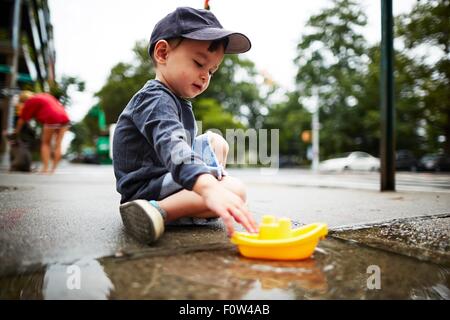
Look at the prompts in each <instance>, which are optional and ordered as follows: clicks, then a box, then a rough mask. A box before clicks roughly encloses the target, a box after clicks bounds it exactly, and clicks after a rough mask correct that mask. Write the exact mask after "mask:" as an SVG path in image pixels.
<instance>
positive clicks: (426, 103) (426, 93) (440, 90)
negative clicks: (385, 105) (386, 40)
mask: <svg viewBox="0 0 450 320" xmlns="http://www.w3.org/2000/svg"><path fill="white" fill-rule="evenodd" d="M449 17H450V0H429V1H424V2H421V1H419V2H417V4H416V5H415V7H414V8H413V10H412V12H411V13H408V14H403V15H401V16H400V17H399V19H398V21H397V25H396V26H397V30H398V34H399V36H401V39H402V40H403V42H404V45H405V46H406V48H407V49H409V50H410V52H409V53H410V54H411V55H413V56H414V58H415V59H416V60H420V61H421V63H420V65H419V67H418V68H416V73H417V74H416V75H417V77H418V79H420V83H418V85H417V88H416V90H417V92H420V99H419V101H418V105H419V106H420V108H421V111H422V112H421V113H422V116H423V118H424V119H425V121H426V124H427V126H426V131H427V137H428V140H429V144H430V149H434V150H437V149H443V150H444V152H445V153H446V154H448V155H450V90H449V87H450V23H449V19H450V18H449ZM424 48H433V50H434V51H432V52H433V54H432V56H434V60H435V61H430V60H429V56H428V51H427V50H423V49H424ZM423 52H425V53H423ZM442 136H443V137H445V139H441V138H440V137H442Z"/></svg>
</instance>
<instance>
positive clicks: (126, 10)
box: [49, 0, 416, 121]
mask: <svg viewBox="0 0 450 320" xmlns="http://www.w3.org/2000/svg"><path fill="white" fill-rule="evenodd" d="M357 1H358V2H359V3H361V5H362V8H363V10H364V11H365V12H366V14H367V17H368V26H367V27H366V28H365V30H363V34H364V35H365V37H366V39H367V40H368V41H369V43H375V42H377V41H380V38H381V23H380V19H381V18H380V10H381V8H380V3H381V1H380V0H357ZM415 2H416V0H394V15H397V14H399V13H403V12H408V11H410V10H411V8H412V7H413V5H414V3H415ZM329 3H330V1H329V0H313V1H306V0H277V1H269V0H259V1H257V0H247V1H245V0H210V7H211V11H212V12H213V13H214V14H215V15H216V16H217V18H218V19H219V21H220V22H221V24H222V25H223V26H224V28H226V29H229V30H233V31H237V32H242V33H244V34H246V35H247V36H248V37H249V38H250V40H251V42H252V49H251V50H250V51H249V52H247V53H245V54H243V56H244V57H245V58H248V59H250V60H252V61H253V62H254V63H255V65H256V68H257V70H258V71H260V72H263V73H265V74H268V75H270V76H271V77H272V79H273V80H274V81H275V82H276V83H278V85H280V86H281V87H282V88H284V89H286V90H289V89H292V88H293V84H294V76H295V72H296V70H295V68H294V64H293V59H294V58H295V54H296V52H295V47H296V44H297V43H298V42H299V40H300V38H301V35H302V33H303V32H304V31H305V27H304V26H305V24H306V21H307V20H308V18H309V17H310V16H311V15H314V14H317V13H318V12H320V10H321V8H324V7H327V6H329ZM49 6H50V16H51V22H52V24H53V29H54V41H55V50H56V74H57V79H58V78H60V77H61V76H62V75H67V76H77V77H79V78H80V79H82V80H84V81H85V82H86V91H85V92H84V93H73V94H72V99H73V102H72V105H71V106H70V107H69V109H68V112H69V115H70V117H71V119H72V121H79V120H81V119H82V118H83V116H84V115H85V114H86V112H87V110H89V108H90V107H92V106H93V105H94V104H95V103H96V102H97V100H96V99H95V98H94V97H93V95H94V93H95V92H97V91H98V90H99V89H100V88H101V87H102V86H103V85H104V83H105V81H106V78H107V77H108V75H109V72H110V70H111V68H112V67H113V66H114V65H115V64H117V63H118V62H130V61H132V58H133V53H132V48H133V46H134V44H135V42H136V41H138V40H148V39H149V38H150V34H151V32H152V30H153V26H154V25H155V24H156V23H157V22H158V21H159V20H160V19H161V18H162V17H164V16H165V15H166V14H168V13H169V12H171V11H173V10H174V9H175V8H176V7H179V6H190V7H194V8H202V7H203V0H165V1H163V0H127V1H123V0H49Z"/></svg>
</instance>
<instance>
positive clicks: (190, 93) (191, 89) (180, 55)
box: [155, 39, 224, 98]
mask: <svg viewBox="0 0 450 320" xmlns="http://www.w3.org/2000/svg"><path fill="white" fill-rule="evenodd" d="M210 44H211V42H210V41H198V40H191V39H183V41H181V43H180V44H179V45H178V46H174V47H171V46H170V45H169V44H167V51H166V52H165V55H162V57H163V59H162V60H159V61H158V67H157V75H158V78H159V80H160V81H162V82H163V83H164V84H165V85H166V86H168V87H169V89H170V90H172V92H173V93H175V94H176V95H177V96H179V97H182V98H195V97H196V96H198V95H199V94H201V93H202V92H203V91H205V90H206V89H207V88H208V86H209V81H210V80H211V76H212V74H213V73H214V72H216V71H217V69H218V68H219V65H220V63H221V62H222V59H223V56H224V49H223V47H222V46H219V47H218V48H217V49H216V50H215V51H213V52H211V51H209V50H208V48H209V46H210ZM160 53H161V52H157V50H156V49H155V54H156V55H159V54H160ZM158 58H159V57H158Z"/></svg>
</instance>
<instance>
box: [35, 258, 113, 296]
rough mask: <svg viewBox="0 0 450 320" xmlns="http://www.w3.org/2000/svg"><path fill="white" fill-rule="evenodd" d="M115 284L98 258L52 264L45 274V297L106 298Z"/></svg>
mask: <svg viewBox="0 0 450 320" xmlns="http://www.w3.org/2000/svg"><path fill="white" fill-rule="evenodd" d="M111 290H114V285H113V284H112V282H111V280H110V279H109V278H108V277H107V276H106V274H105V272H104V270H103V267H102V266H101V265H100V263H99V262H98V261H97V260H91V259H82V260H79V261H77V262H75V263H73V264H70V265H67V264H54V265H50V266H49V267H48V268H47V270H46V272H45V276H44V285H43V290H42V291H43V298H44V299H47V300H59V299H63V300H79V299H87V300H105V299H108V298H109V294H110V291H111Z"/></svg>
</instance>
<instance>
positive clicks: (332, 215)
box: [0, 165, 450, 270]
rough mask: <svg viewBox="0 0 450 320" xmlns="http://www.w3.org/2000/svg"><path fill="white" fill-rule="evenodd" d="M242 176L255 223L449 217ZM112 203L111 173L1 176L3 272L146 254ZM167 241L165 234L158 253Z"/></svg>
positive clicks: (397, 197)
mask: <svg viewBox="0 0 450 320" xmlns="http://www.w3.org/2000/svg"><path fill="white" fill-rule="evenodd" d="M240 172H242V173H243V174H242V175H241V176H242V177H243V181H244V182H245V183H246V185H247V186H248V204H249V208H250V210H251V211H252V212H253V213H254V215H255V217H256V219H257V220H258V221H259V220H260V218H261V216H262V215H264V214H272V215H276V216H287V217H289V218H291V219H292V220H294V221H297V222H300V223H305V224H307V223H312V222H325V223H327V224H328V225H329V227H330V228H336V227H343V226H348V225H357V224H367V223H375V222H380V221H385V220H390V219H395V218H407V217H417V216H428V215H439V214H448V213H450V195H449V194H448V193H439V192H428V193H423V192H422V193H418V192H394V193H391V192H387V193H380V192H377V191H370V190H352V189H339V188H317V187H308V186H306V187H301V186H288V185H286V186H284V185H280V184H276V185H275V184H265V183H261V182H260V181H258V179H259V178H260V177H259V176H252V175H249V174H248V172H246V171H245V170H243V171H239V170H234V171H232V173H233V174H234V175H235V176H237V177H239V176H240ZM299 183H301V177H300V178H299ZM118 203H119V195H118V194H117V193H116V191H115V186H114V177H113V173H112V167H110V166H89V165H65V166H63V167H62V168H61V170H60V171H59V172H58V173H56V174H55V175H53V176H46V175H37V174H20V173H5V172H3V173H0V212H1V214H0V229H1V231H2V232H1V233H0V243H1V245H0V257H2V262H3V263H2V268H3V269H5V268H6V269H9V270H11V269H20V268H21V267H26V266H27V265H31V264H36V263H38V264H47V263H54V262H68V261H73V260H76V259H79V258H82V257H86V256H89V257H94V258H96V257H103V256H108V255H114V254H115V253H116V252H119V251H124V250H135V249H136V250H137V249H139V250H140V249H142V250H144V249H146V250H147V249H149V250H151V248H147V247H143V246H142V245H140V244H138V243H136V242H135V241H134V240H133V239H131V238H129V237H128V236H127V235H126V234H125V233H124V230H123V227H122V222H121V220H120V216H119V213H118ZM237 227H238V228H239V226H237ZM202 237H203V236H202ZM217 237H220V238H221V239H222V240H224V241H225V240H226V237H225V236H224V235H223V233H219V234H217V235H214V236H212V238H214V239H215V240H214V242H216V241H217V240H216V239H217ZM206 239H209V238H208V237H206ZM206 239H202V238H200V239H197V238H196V235H195V234H192V236H191V237H190V238H189V239H186V240H183V241H181V242H182V243H183V245H186V246H190V245H193V246H196V245H199V244H202V243H203V244H206V243H208V241H209V240H206ZM171 241H172V240H171V233H170V232H169V233H167V234H166V235H165V237H164V238H163V239H161V244H160V245H162V246H164V244H165V243H167V244H168V245H169V244H170V243H171ZM174 241H175V240H174ZM175 242H177V241H175ZM170 245H171V244H170Z"/></svg>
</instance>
